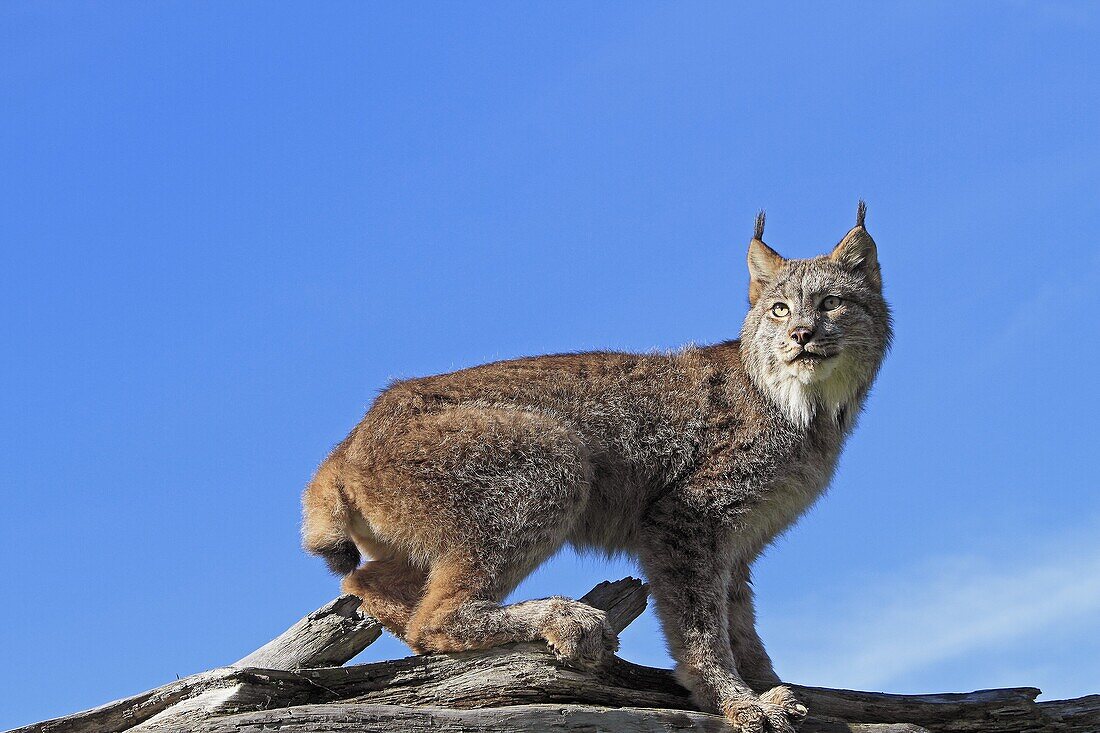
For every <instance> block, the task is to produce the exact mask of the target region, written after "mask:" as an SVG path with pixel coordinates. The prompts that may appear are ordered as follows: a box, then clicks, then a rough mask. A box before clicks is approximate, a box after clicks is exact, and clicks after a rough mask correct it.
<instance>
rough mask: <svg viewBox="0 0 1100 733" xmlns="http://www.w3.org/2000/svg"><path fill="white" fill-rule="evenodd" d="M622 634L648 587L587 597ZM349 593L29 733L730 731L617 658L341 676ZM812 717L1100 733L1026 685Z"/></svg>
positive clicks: (817, 730)
mask: <svg viewBox="0 0 1100 733" xmlns="http://www.w3.org/2000/svg"><path fill="white" fill-rule="evenodd" d="M582 600H584V601H585V602H586V603H589V604H590V605H592V606H594V607H597V608H601V609H603V610H605V611H606V612H607V614H608V620H609V622H610V623H611V625H612V626H613V627H614V628H615V630H616V631H622V630H623V629H624V628H625V627H626V626H627V625H628V624H629V623H630V622H631V621H633V620H634V619H635V618H637V617H638V615H640V614H641V613H642V611H643V610H644V609H645V605H646V588H645V586H644V585H643V584H642V583H641V581H638V580H636V579H634V578H624V579H623V580H620V581H616V582H614V583H606V582H605V583H601V584H599V585H598V586H596V587H595V588H593V589H592V591H591V592H589V593H588V594H587V595H585V596H584V597H583V599H582ZM356 605H357V601H356V599H355V598H354V597H351V596H344V597H341V598H337V599H335V600H334V601H332V602H331V603H329V604H327V605H325V606H324V607H322V608H320V609H318V610H317V611H315V612H313V613H311V614H309V615H308V616H306V617H305V618H303V619H302V620H300V621H298V622H297V623H296V624H294V625H293V626H292V627H291V628H290V629H288V630H287V631H286V632H284V633H283V634H281V635H280V636H279V637H278V638H276V639H275V640H273V641H271V642H269V643H268V644H265V645H264V646H263V647H261V648H260V649H258V650H256V651H255V652H253V653H252V654H249V655H248V656H246V657H244V658H243V659H241V660H240V661H238V662H236V663H234V664H233V665H230V666H228V667H223V668H220V669H214V670H210V671H208V672H202V673H200V674H196V675H192V676H190V677H187V678H184V679H182V680H177V681H175V682H172V683H169V684H167V685H164V686H163V687H159V688H157V689H155V690H150V691H148V692H144V693H141V694H139V695H134V696H132V697H129V698H126V699H123V700H118V701H116V702H113V703H108V704H107V705H103V706H100V707H98V708H95V709H93V710H88V711H84V712H81V713H76V714H75V715H70V716H67V717H65V718H59V719H56V720H50V721H44V722H42V723H36V724H33V725H30V726H26V727H24V728H19V729H17V731H18V733H47V732H49V733H121V732H122V731H128V732H129V733H166V732H167V731H178V732H181V733H183V732H190V731H196V732H197V731H207V732H209V733H221V732H222V731H226V732H227V733H228V732H231V731H261V730H264V731H271V730H278V731H313V732H316V733H326V732H327V731H333V732H334V733H335V732H338V731H352V730H355V731H383V730H385V731H412V732H413V733H416V731H427V730H443V731H528V730H546V731H558V730H560V731H593V732H594V731H601V730H606V731H673V730H684V731H719V730H729V729H728V728H726V727H725V726H724V723H723V721H722V720H721V719H720V718H719V717H717V716H714V715H709V714H706V713H701V712H698V711H697V710H695V709H694V706H693V705H692V703H691V700H690V698H689V697H688V694H687V692H686V691H685V690H684V689H683V688H682V687H681V686H680V685H679V684H678V683H677V682H676V680H675V678H674V677H673V676H672V673H671V672H669V671H668V670H664V669H655V668H652V667H644V666H641V665H637V664H633V663H631V662H628V661H625V660H623V659H620V658H618V657H615V658H613V659H611V660H609V662H608V663H607V664H606V665H604V666H603V667H602V668H600V669H598V670H592V671H585V670H580V669H574V668H571V667H569V666H566V665H564V664H562V663H561V662H559V661H558V660H557V659H556V658H555V657H554V656H553V655H552V654H550V653H549V651H547V649H546V646H545V645H541V644H517V645H512V646H508V647H500V648H496V649H490V650H487V651H481V652H465V653H460V654H435V655H424V656H414V657H406V658H404V659H396V660H390V661H384V662H376V663H373V664H362V665H356V666H352V667H342V666H338V665H340V664H342V663H343V662H345V661H346V660H347V659H350V658H351V657H353V656H354V655H355V654H358V653H359V651H361V650H362V649H363V648H365V647H366V646H367V645H368V644H370V643H371V642H373V641H374V640H375V639H376V638H378V634H379V633H380V631H379V629H378V625H377V623H376V622H374V621H373V620H372V619H366V618H363V617H362V616H361V615H360V614H358V613H357V612H356V611H355V607H356ZM792 687H794V688H795V690H796V692H797V693H798V694H799V696H800V697H801V698H802V700H803V701H804V702H806V704H807V705H808V706H809V708H810V711H811V717H810V719H808V720H807V721H806V722H805V723H804V724H803V727H802V731H803V733H843V732H847V733H920V732H921V731H932V732H938V731H943V732H944V733H968V732H973V733H979V732H981V733H1002V732H1003V733H1016V732H1019V733H1024V732H1025V731H1026V732H1031V731H1034V732H1036V733H1038V732H1042V731H1051V732H1052V733H1053V732H1054V731H1059V732H1060V733H1084V732H1085V731H1088V732H1089V733H1098V732H1100V695H1091V696H1088V697H1084V698H1078V699H1077V700H1059V701H1051V702H1043V703H1038V704H1036V702H1035V698H1036V696H1037V695H1038V694H1039V690H1037V689H1034V688H1026V687H1025V688H1013V689H1003V690H982V691H978V692H970V693H950V694H946V693H945V694H937V695H890V694H884V693H876V692H857V691H852V690H833V689H825V688H816V687H799V686H797V685H792Z"/></svg>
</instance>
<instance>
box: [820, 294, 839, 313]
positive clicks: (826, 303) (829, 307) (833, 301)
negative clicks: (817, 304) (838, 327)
mask: <svg viewBox="0 0 1100 733" xmlns="http://www.w3.org/2000/svg"><path fill="white" fill-rule="evenodd" d="M843 302H844V301H843V300H841V299H840V298H838V297H836V296H835V295H830V296H829V297H827V298H826V299H825V300H823V301H821V310H823V311H835V310H836V309H837V308H839V307H840V304H841V303H843Z"/></svg>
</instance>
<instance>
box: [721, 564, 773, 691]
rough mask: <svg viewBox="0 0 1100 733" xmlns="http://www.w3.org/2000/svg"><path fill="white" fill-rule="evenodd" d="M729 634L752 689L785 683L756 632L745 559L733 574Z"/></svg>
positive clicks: (750, 587)
mask: <svg viewBox="0 0 1100 733" xmlns="http://www.w3.org/2000/svg"><path fill="white" fill-rule="evenodd" d="M729 636H730V646H731V647H732V648H733V658H734V660H736V662H737V670H738V671H739V672H740V673H741V675H742V677H744V678H745V681H746V682H748V683H749V685H750V686H751V687H752V689H754V690H756V691H757V692H763V691H765V690H770V689H771V688H773V687H775V686H776V685H779V684H781V682H780V680H779V675H777V674H776V673H775V670H774V669H773V668H772V660H771V657H769V656H768V653H767V652H766V651H764V642H763V641H761V640H760V635H759V634H757V633H756V609H755V607H754V605H753V592H752V578H751V576H750V574H749V563H748V561H745V560H740V561H738V562H736V563H734V566H733V575H732V577H731V578H730V592H729Z"/></svg>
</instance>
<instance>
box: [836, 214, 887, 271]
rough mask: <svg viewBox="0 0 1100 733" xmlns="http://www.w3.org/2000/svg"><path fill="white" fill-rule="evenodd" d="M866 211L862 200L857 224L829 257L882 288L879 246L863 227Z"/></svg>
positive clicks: (857, 215)
mask: <svg viewBox="0 0 1100 733" xmlns="http://www.w3.org/2000/svg"><path fill="white" fill-rule="evenodd" d="M866 211H867V206H866V204H864V203H863V202H862V201H860V202H859V210H858V213H857V214H856V225H855V226H854V227H852V229H851V231H849V232H848V233H847V234H845V235H844V238H843V239H841V240H840V243H839V244H837V246H836V247H834V248H833V251H832V252H831V253H830V254H829V259H831V260H832V261H833V262H835V263H837V264H838V265H840V266H841V267H843V268H844V269H845V270H849V271H850V272H855V273H859V274H861V275H863V276H864V277H866V278H867V279H868V280H869V281H870V283H871V285H873V286H874V287H875V288H876V289H878V290H882V272H881V270H879V266H878V247H876V246H875V240H873V239H871V235H870V234H868V233H867V230H866V229H865V228H864V227H863V218H864V216H865V215H866Z"/></svg>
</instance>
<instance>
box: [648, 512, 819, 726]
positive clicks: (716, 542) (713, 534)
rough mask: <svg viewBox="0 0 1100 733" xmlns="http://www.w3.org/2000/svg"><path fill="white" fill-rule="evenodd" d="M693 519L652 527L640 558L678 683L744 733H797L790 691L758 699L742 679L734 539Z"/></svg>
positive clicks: (800, 713) (799, 709)
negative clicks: (732, 613)
mask: <svg viewBox="0 0 1100 733" xmlns="http://www.w3.org/2000/svg"><path fill="white" fill-rule="evenodd" d="M692 519H693V521H687V522H684V521H677V520H676V519H675V518H665V521H662V522H660V523H655V524H651V525H650V526H649V527H647V529H646V530H645V531H644V532H643V547H642V549H641V552H640V553H639V555H640V559H641V563H642V568H643V570H644V571H645V573H646V576H647V578H648V579H649V584H650V590H651V592H652V593H653V597H654V600H655V601H656V604H657V614H658V615H659V616H660V618H661V625H662V626H663V628H664V631H665V636H666V637H667V638H668V643H669V649H670V651H671V653H672V656H673V657H674V658H675V659H676V663H677V664H676V676H677V678H678V679H679V680H680V682H681V684H683V685H684V686H685V687H687V688H688V689H689V690H690V691H691V693H692V697H693V698H694V700H695V702H696V704H698V705H699V707H700V708H701V709H703V710H710V711H715V712H721V713H722V714H724V715H725V716H726V718H727V719H729V721H730V722H731V723H733V724H734V725H736V726H737V727H738V728H739V729H740V731H741V732H742V733H765V732H768V733H793V731H794V729H795V726H796V725H797V723H798V722H800V721H801V719H802V718H803V717H805V715H806V708H805V707H803V706H802V705H801V704H799V703H798V701H797V700H796V699H795V698H794V695H793V694H791V691H790V690H789V689H787V688H786V687H775V688H773V689H771V690H768V691H767V692H765V693H764V694H763V695H761V696H759V697H757V695H756V693H754V692H753V691H752V689H751V687H750V686H749V685H748V684H747V683H746V682H745V680H744V679H742V677H741V675H740V674H739V673H738V671H737V665H736V662H735V660H734V656H733V650H732V648H731V646H730V637H729V618H728V609H729V605H728V604H729V591H730V581H731V576H732V573H733V561H732V559H731V548H732V543H731V542H730V537H729V536H728V534H726V533H725V532H724V531H722V530H718V529H717V528H706V527H702V526H700V523H699V521H698V518H697V517H693V518H692Z"/></svg>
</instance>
